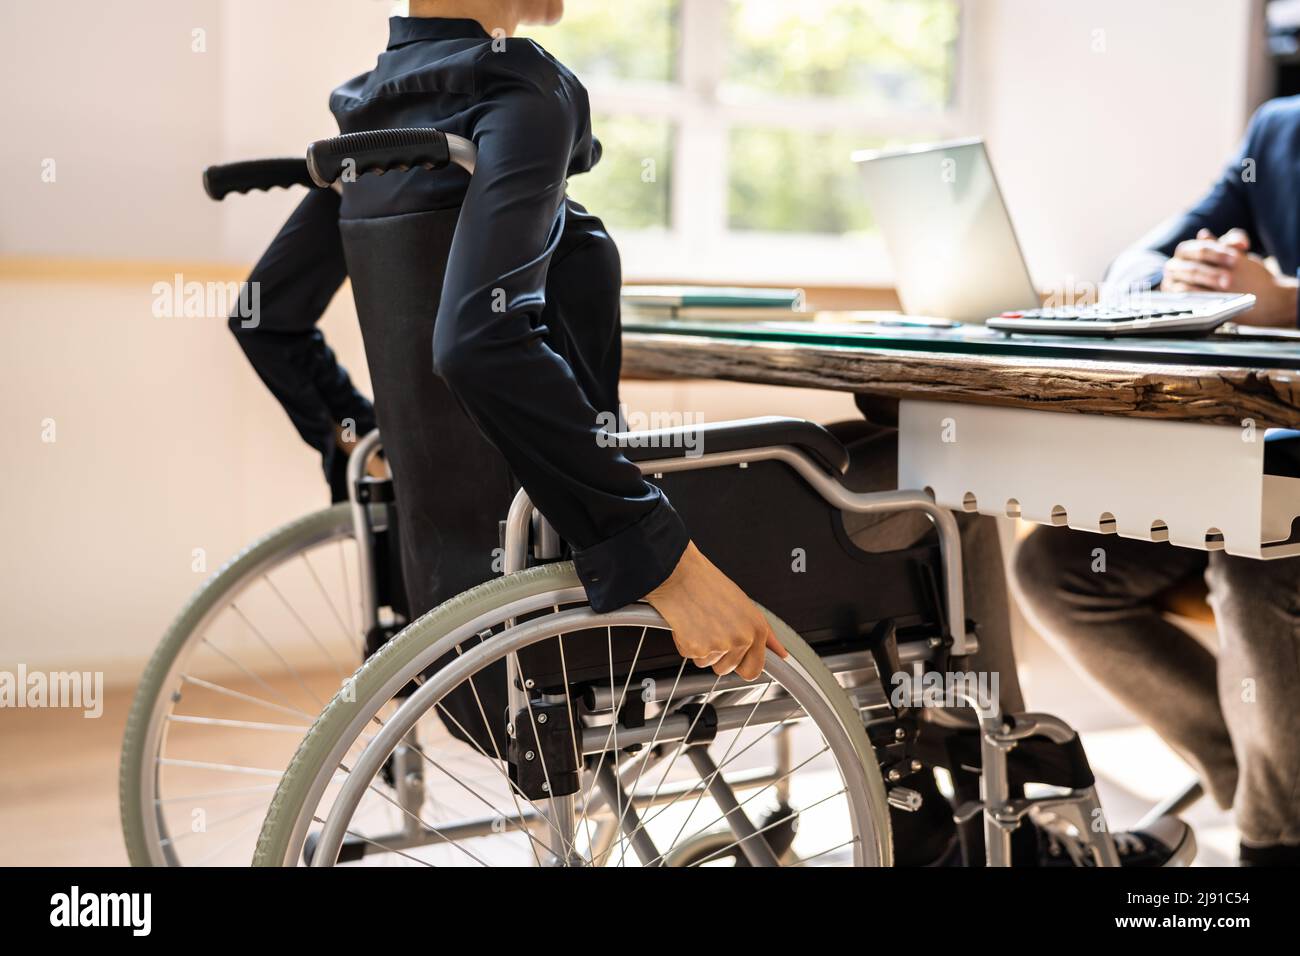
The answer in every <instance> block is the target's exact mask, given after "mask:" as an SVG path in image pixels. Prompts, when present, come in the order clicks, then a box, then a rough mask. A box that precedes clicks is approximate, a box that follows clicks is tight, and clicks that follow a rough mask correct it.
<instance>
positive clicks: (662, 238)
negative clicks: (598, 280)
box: [588, 0, 974, 286]
mask: <svg viewBox="0 0 1300 956" xmlns="http://www.w3.org/2000/svg"><path fill="white" fill-rule="evenodd" d="M954 2H955V3H956V4H957V8H958V11H957V12H958V17H959V26H958V35H957V41H956V49H955V51H954V57H955V67H954V80H953V95H952V100H951V102H950V103H949V104H948V106H947V108H946V109H943V110H941V111H938V112H926V113H891V112H884V113H878V112H875V113H873V112H868V111H866V110H865V109H864V108H863V107H861V106H856V105H851V104H846V103H845V102H844V101H842V100H837V99H834V98H819V97H778V98H771V97H766V98H764V99H762V100H761V101H758V100H751V99H740V98H736V97H734V96H729V95H728V94H727V92H726V90H725V89H724V86H723V81H724V79H725V71H726V57H725V56H724V55H720V50H719V45H720V44H721V43H724V42H725V38H726V36H727V32H728V31H727V20H728V4H729V0H681V2H680V6H679V16H680V24H679V27H680V45H679V48H678V55H677V78H676V81H675V82H673V83H635V82H622V81H616V80H595V81H593V82H592V83H591V84H590V85H589V86H588V95H589V98H590V102H591V109H592V112H593V113H596V114H600V113H604V114H617V115H627V116H638V117H644V118H652V119H660V120H665V121H667V122H668V123H670V124H672V125H673V126H674V127H676V129H675V135H674V136H673V168H672V175H671V178H670V183H669V189H670V196H669V209H670V221H671V225H670V226H669V227H668V228H666V229H636V230H620V229H617V228H615V229H614V230H613V232H614V233H615V238H616V239H617V240H618V242H619V245H620V247H621V248H622V250H623V260H624V271H625V273H626V274H627V277H628V278H629V279H631V280H659V281H662V280H671V279H680V280H703V281H730V282H765V283H786V284H812V283H825V284H852V285H867V286H887V285H890V284H891V282H892V277H891V274H890V273H891V270H890V268H889V265H888V260H887V258H886V255H885V250H884V246H883V243H882V242H881V240H880V238H879V237H878V236H871V237H861V238H845V237H841V236H828V235H824V234H816V233H798V232H761V231H749V230H732V229H730V228H728V223H727V216H728V210H727V204H728V197H729V190H728V159H729V147H728V134H729V131H730V129H731V128H732V127H733V126H744V125H752V126H766V127H772V128H785V129H801V130H806V131H810V132H822V131H826V132H843V133H860V134H861V135H862V136H863V139H864V141H872V140H878V139H881V138H902V139H910V140H915V139H933V138H936V137H938V138H940V139H956V138H960V137H964V136H968V135H970V133H971V131H972V126H973V124H972V115H973V104H972V98H971V91H972V89H973V83H972V82H971V72H972V64H971V61H972V56H971V50H972V47H973V46H974V43H973V42H972V25H971V19H972V17H971V12H972V7H973V6H974V4H971V3H969V2H968V0H954ZM719 38H723V39H719ZM846 107H847V108H846ZM596 135H597V136H599V135H600V129H599V125H598V124H597V128H596ZM845 162H846V163H847V162H848V157H847V156H846V157H845ZM593 212H596V213H597V214H599V210H593Z"/></svg>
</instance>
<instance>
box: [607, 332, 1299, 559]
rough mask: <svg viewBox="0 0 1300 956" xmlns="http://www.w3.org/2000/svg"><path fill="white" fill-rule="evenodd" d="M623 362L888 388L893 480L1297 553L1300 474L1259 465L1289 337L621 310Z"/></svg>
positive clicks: (1204, 544)
mask: <svg viewBox="0 0 1300 956" xmlns="http://www.w3.org/2000/svg"><path fill="white" fill-rule="evenodd" d="M623 368H624V373H625V374H626V375H629V376H638V375H640V376H650V377H676V378H713V379H725V380H730V381H738V382H755V383H761V384H772V385H789V386H799V387H805V388H819V389H831V390H837V391H847V392H854V393H861V394H868V395H878V396H888V397H892V398H897V399H900V400H902V401H901V404H900V436H899V456H900V463H899V482H900V486H902V487H925V488H927V489H929V490H930V491H931V493H932V494H933V495H934V496H935V499H936V500H937V501H939V502H940V503H941V504H944V505H945V506H947V507H950V508H953V509H955V510H967V511H980V512H982V513H986V514H995V515H1014V516H1019V517H1024V518H1026V519H1028V520H1032V521H1039V522H1042V523H1046V524H1053V525H1065V526H1069V527H1072V528H1077V529H1080V530H1089V531H1096V532H1100V533H1118V534H1121V535H1123V536H1125V537H1133V538H1139V539H1143V540H1155V541H1165V540H1167V541H1170V542H1172V543H1175V544H1179V545H1182V546H1186V547H1196V548H1204V549H1209V550H1219V549H1225V550H1227V551H1229V552H1231V553H1233V554H1243V555H1247V556H1251V557H1259V558H1269V557H1282V556H1289V555H1293V554H1300V533H1293V532H1292V528H1293V524H1294V520H1293V519H1295V518H1296V517H1297V516H1300V478H1292V477H1286V476H1279V475H1272V474H1266V473H1265V469H1264V441H1263V437H1264V431H1265V430H1266V429H1269V428H1300V337H1293V338H1290V339H1287V338H1281V337H1278V338H1271V339H1260V338H1253V337H1247V336H1240V335H1217V336H1212V337H1207V338H1204V339H1198V340H1156V339H1113V340H1107V339H1083V338H1067V337H1049V336H1023V337H1022V336H1014V337H1013V336H1006V335H1002V334H1000V333H994V332H990V331H988V330H985V329H982V328H975V329H967V330H946V329H944V330H924V331H921V330H899V329H893V328H873V327H870V326H865V327H853V326H849V325H842V324H833V323H826V322H817V323H805V322H798V321H790V320H788V319H786V320H784V321H774V322H766V323H752V324H739V323H720V324H712V325H706V324H698V323H692V324H689V325H688V324H686V323H672V322H668V323H632V322H629V323H627V324H625V334H624V344H623ZM770 411H772V412H774V413H776V412H779V411H780V409H771V410H770ZM1062 413H1075V414H1062Z"/></svg>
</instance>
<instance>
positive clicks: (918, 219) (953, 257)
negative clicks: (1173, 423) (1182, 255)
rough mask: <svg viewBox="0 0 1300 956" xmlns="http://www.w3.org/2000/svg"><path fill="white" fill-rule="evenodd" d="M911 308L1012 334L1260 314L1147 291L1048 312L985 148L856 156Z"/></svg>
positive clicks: (1175, 324)
mask: <svg viewBox="0 0 1300 956" xmlns="http://www.w3.org/2000/svg"><path fill="white" fill-rule="evenodd" d="M853 159H854V161H855V162H857V163H858V165H859V169H860V172H861V178H862V183H863V187H864V189H865V191H866V195H867V200H868V202H869V203H870V204H871V211H872V214H873V215H874V217H875V220H876V223H877V225H878V226H879V228H880V234H881V236H882V237H883V238H884V242H885V248H886V250H887V251H888V253H889V257H890V259H891V261H892V263H893V267H894V276H895V283H896V285H897V288H898V296H899V299H900V300H901V302H902V305H903V311H905V312H907V313H909V314H913V315H925V316H937V317H943V318H949V319H954V320H956V321H959V322H972V323H983V324H985V325H987V326H988V327H990V328H994V329H999V330H1001V331H1004V332H1032V333H1035V334H1044V333H1051V334H1058V335H1059V334H1065V335H1104V336H1111V335H1157V334H1173V333H1182V334H1187V333H1205V332H1209V331H1211V330H1213V329H1214V328H1216V327H1217V326H1219V325H1220V324H1222V323H1223V322H1225V321H1227V320H1228V319H1230V318H1232V317H1233V316H1235V315H1238V314H1240V313H1242V312H1245V311H1246V310H1248V309H1250V308H1251V307H1252V306H1254V304H1255V297H1254V296H1251V295H1239V294H1236V293H1223V294H1217V293H1205V294H1181V293H1162V292H1142V293H1137V294H1130V295H1123V296H1118V297H1113V298H1107V299H1106V300H1104V301H1103V302H1101V303H1097V304H1092V305H1079V306H1065V307H1057V308H1043V307H1042V303H1041V300H1040V298H1039V295H1038V292H1037V290H1036V289H1035V287H1034V283H1033V280H1032V279H1031V278H1030V275H1029V268H1028V266H1027V265H1026V264H1025V258H1024V256H1023V254H1022V253H1021V251H1020V243H1019V241H1018V240H1017V239H1016V232H1015V228H1014V227H1013V226H1012V223H1011V216H1010V215H1009V214H1008V212H1007V207H1006V204H1005V203H1004V202H1003V200H1002V192H1001V190H1000V189H999V188H998V183H997V179H996V177H995V176H994V175H993V166H992V164H991V163H990V162H989V158H988V153H987V151H986V150H985V148H984V142H983V141H982V140H979V139H968V140H959V141H956V142H949V143H937V144H933V145H925V146H913V147H909V148H907V149H902V150H896V151H864V152H859V153H854V155H853Z"/></svg>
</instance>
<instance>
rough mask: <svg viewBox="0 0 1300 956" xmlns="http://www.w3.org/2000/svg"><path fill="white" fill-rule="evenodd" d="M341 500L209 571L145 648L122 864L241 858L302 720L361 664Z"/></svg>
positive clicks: (130, 752)
mask: <svg viewBox="0 0 1300 956" xmlns="http://www.w3.org/2000/svg"><path fill="white" fill-rule="evenodd" d="M357 575H358V563H357V554H356V542H355V538H354V535H353V525H352V517H351V512H350V510H349V507H348V505H346V504H339V505H335V506H333V507H331V508H327V509H325V510H322V511H319V512H316V513H314V514H310V515H307V516H305V517H303V518H300V519H299V520H297V521H294V522H292V523H290V524H288V525H285V526H284V527H281V528H279V529H278V530H276V531H273V532H272V533H270V534H268V535H266V536H265V537H264V538H262V539H260V540H259V541H257V542H255V543H253V544H252V545H250V546H249V547H247V548H246V549H245V550H244V551H242V552H241V553H240V554H238V555H236V556H235V557H234V558H232V559H231V560H230V561H229V562H227V563H226V564H225V566H223V567H222V568H221V569H220V570H219V571H217V572H216V573H215V574H214V575H212V577H210V578H209V579H208V580H207V581H206V582H205V583H204V584H203V585H202V586H201V587H200V588H199V589H198V591H197V592H195V594H194V595H193V597H192V598H191V599H190V601H189V603H188V604H187V605H186V606H185V608H184V609H183V610H182V611H181V613H180V615H179V616H178V617H177V618H176V620H175V621H174V622H173V624H172V626H171V627H170V629H169V630H168V631H167V633H166V635H165V636H164V638H163V641H162V643H161V644H160V645H159V647H158V649H157V650H156V651H155V652H154V655H153V657H152V659H151V660H150V661H149V664H148V666H147V668H146V669H145V673H144V676H143V677H142V678H141V681H140V686H139V687H138V689H137V690H136V695H135V700H134V703H133V704H132V707H131V711H130V715H129V717H128V719H127V725H126V735H125V739H124V741H123V746H122V762H121V768H120V776H119V796H120V801H121V811H122V829H123V834H124V836H125V839H126V848H127V854H128V856H129V858H130V861H131V863H132V864H133V865H136V866H162V865H172V866H175V865H247V864H248V861H249V860H250V859H251V857H252V852H253V845H254V840H255V838H256V835H257V829H258V826H259V824H260V823H261V820H262V818H263V817H264V816H265V813H266V809H267V806H268V805H269V803H270V801H271V797H272V795H273V794H274V792H275V788H276V785H277V784H278V783H279V780H280V776H281V774H282V773H283V771H284V768H285V766H287V765H288V763H289V759H290V758H291V756H292V755H293V751H294V748H295V747H296V746H297V744H298V743H299V741H300V740H301V739H302V737H303V735H304V734H305V733H306V732H307V729H308V728H309V727H310V726H311V723H312V721H313V720H314V719H315V717H316V715H317V714H318V713H319V712H320V710H321V708H322V707H324V706H325V702H326V701H328V700H329V699H330V697H332V696H333V695H334V693H335V692H336V691H337V690H338V688H339V686H340V685H341V684H342V682H343V681H344V679H345V678H347V677H348V676H349V675H350V674H351V673H352V672H353V671H354V670H355V669H356V667H357V665H358V664H359V663H360V662H361V660H362V657H363V638H362V628H361V623H360V618H359V614H360V612H359V609H358V598H359V580H358V577H357Z"/></svg>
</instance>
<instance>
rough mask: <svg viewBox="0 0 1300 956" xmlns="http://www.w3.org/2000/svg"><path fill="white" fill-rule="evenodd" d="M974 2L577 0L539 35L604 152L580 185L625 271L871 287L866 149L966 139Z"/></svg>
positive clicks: (875, 272) (578, 179) (879, 267)
mask: <svg viewBox="0 0 1300 956" xmlns="http://www.w3.org/2000/svg"><path fill="white" fill-rule="evenodd" d="M963 6H964V4H963V0H569V2H568V4H567V10H566V13H565V18H564V21H563V22H562V23H561V24H560V25H558V26H556V27H550V28H545V29H532V30H529V31H528V32H529V35H530V36H532V37H534V38H535V39H536V40H537V41H538V42H540V43H541V44H542V45H543V46H544V47H546V49H547V50H549V51H550V52H551V53H552V54H553V55H554V56H555V57H556V58H557V59H559V60H560V61H561V62H563V63H565V64H566V65H568V66H569V67H570V68H571V69H573V70H574V72H575V73H577V75H578V77H579V78H580V79H581V80H582V81H583V83H584V84H585V85H586V87H587V90H588V92H589V93H590V96H591V104H592V122H593V125H594V128H595V132H596V136H597V137H598V138H599V139H600V140H601V143H602V145H603V147H604V150H605V152H604V156H603V158H602V160H601V162H600V164H599V165H598V166H597V168H596V169H595V170H593V171H592V172H591V173H590V174H587V175H584V176H575V177H574V178H573V180H572V181H571V182H570V184H569V191H570V194H571V195H572V196H573V197H574V198H575V199H577V200H578V201H579V202H582V203H584V204H586V205H587V206H588V207H589V208H590V209H591V210H592V212H594V213H596V214H597V215H600V216H601V217H602V218H603V219H604V220H605V222H606V224H607V225H608V226H609V228H610V231H611V232H613V233H614V235H615V236H616V238H617V239H618V240H619V244H620V247H621V248H622V250H623V260H624V271H625V273H626V274H627V275H628V276H629V277H630V278H637V279H640V278H647V279H671V278H682V279H690V278H699V279H712V280H728V281H758V280H761V279H766V280H769V281H779V282H795V283H798V282H813V281H832V282H857V283H862V282H876V281H885V280H887V278H888V277H887V268H886V264H885V261H884V257H883V253H882V250H881V246H880V242H879V238H878V236H877V235H876V234H875V231H874V229H873V226H872V221H871V214H870V210H869V209H868V208H867V207H866V203H865V201H864V200H863V199H862V197H861V193H860V191H859V189H858V188H857V179H856V170H855V168H854V166H853V164H852V163H851V162H850V161H849V155H850V153H852V152H853V151H854V150H857V149H864V148H879V147H885V146H889V145H897V144H901V143H905V142H914V141H920V140H933V139H938V138H947V137H954V136H958V135H964V134H966V133H967V132H968V131H969V130H968V129H967V128H966V123H965V119H964V114H963V109H962V96H961V94H962V86H963V84H962V83H961V82H960V78H961V72H962V71H961V67H962V64H961V62H960V58H959V56H958V53H959V45H960V44H959V41H960V28H961V21H962V14H963Z"/></svg>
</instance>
